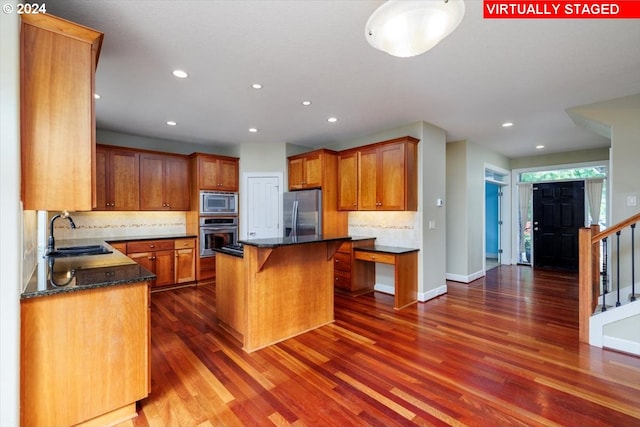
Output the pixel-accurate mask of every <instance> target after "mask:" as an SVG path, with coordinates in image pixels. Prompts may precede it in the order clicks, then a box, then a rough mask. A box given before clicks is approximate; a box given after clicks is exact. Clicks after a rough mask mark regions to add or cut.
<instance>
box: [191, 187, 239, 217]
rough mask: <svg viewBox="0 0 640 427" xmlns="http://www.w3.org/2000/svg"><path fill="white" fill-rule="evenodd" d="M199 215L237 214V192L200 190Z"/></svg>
mask: <svg viewBox="0 0 640 427" xmlns="http://www.w3.org/2000/svg"><path fill="white" fill-rule="evenodd" d="M200 215H201V216H205V215H238V193H223V192H216V191H200Z"/></svg>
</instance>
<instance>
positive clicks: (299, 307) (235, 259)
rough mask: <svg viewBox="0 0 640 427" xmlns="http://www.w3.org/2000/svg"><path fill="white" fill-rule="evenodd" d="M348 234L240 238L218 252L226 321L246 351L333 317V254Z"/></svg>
mask: <svg viewBox="0 0 640 427" xmlns="http://www.w3.org/2000/svg"><path fill="white" fill-rule="evenodd" d="M349 239H350V237H347V236H336V237H324V236H320V237H317V236H300V237H297V238H273V239H254V240H243V241H240V243H242V244H243V245H244V254H243V256H238V255H233V254H229V253H224V252H223V251H218V252H217V254H216V271H217V277H216V311H217V314H218V320H219V322H220V325H221V326H222V327H223V328H224V329H225V330H226V331H228V332H229V333H230V334H231V335H233V336H234V337H235V338H236V339H238V340H240V342H241V343H242V345H243V349H244V350H245V351H246V352H252V351H255V350H258V349H260V348H263V347H266V346H268V345H271V344H275V343H277V342H279V341H282V340H285V339H287V338H290V337H293V336H296V335H299V334H301V333H304V332H307V331H310V330H312V329H315V328H318V327H320V326H323V325H326V324H329V323H331V322H333V320H334V317H333V290H334V285H333V280H334V279H333V255H334V254H335V252H336V251H337V249H338V247H339V246H340V244H342V242H344V241H345V240H349Z"/></svg>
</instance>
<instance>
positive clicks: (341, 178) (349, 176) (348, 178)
mask: <svg viewBox="0 0 640 427" xmlns="http://www.w3.org/2000/svg"><path fill="white" fill-rule="evenodd" d="M338 209H339V210H341V211H355V210H358V151H357V150H348V151H343V152H341V153H340V155H339V156H338Z"/></svg>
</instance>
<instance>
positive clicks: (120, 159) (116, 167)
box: [108, 150, 140, 211]
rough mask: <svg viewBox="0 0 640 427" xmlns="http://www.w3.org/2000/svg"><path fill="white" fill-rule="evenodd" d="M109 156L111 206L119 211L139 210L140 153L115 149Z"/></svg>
mask: <svg viewBox="0 0 640 427" xmlns="http://www.w3.org/2000/svg"><path fill="white" fill-rule="evenodd" d="M109 157H110V162H109V164H110V166H109V170H108V172H110V175H111V176H110V178H111V179H110V181H111V183H110V184H111V191H110V193H111V196H112V199H111V203H112V205H111V208H112V209H113V210H117V211H137V210H138V209H139V208H140V176H139V174H140V170H139V165H140V163H139V159H138V154H137V153H134V152H129V151H121V150H115V151H112V152H111V153H110V156H109ZM108 175H109V173H108Z"/></svg>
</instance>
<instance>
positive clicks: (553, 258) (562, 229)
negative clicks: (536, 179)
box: [533, 181, 584, 271]
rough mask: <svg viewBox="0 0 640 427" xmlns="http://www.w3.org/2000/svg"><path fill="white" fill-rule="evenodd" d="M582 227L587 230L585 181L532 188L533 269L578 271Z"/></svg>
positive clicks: (536, 185)
mask: <svg viewBox="0 0 640 427" xmlns="http://www.w3.org/2000/svg"><path fill="white" fill-rule="evenodd" d="M580 227H584V181H566V182H549V183H541V184H534V185H533V260H534V267H544V268H553V269H561V270H570V271H577V270H578V229H579V228H580Z"/></svg>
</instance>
